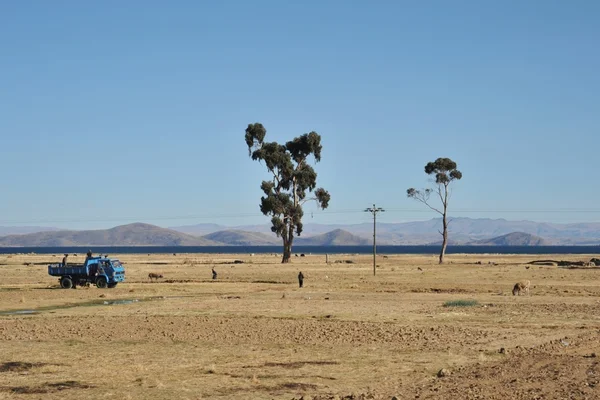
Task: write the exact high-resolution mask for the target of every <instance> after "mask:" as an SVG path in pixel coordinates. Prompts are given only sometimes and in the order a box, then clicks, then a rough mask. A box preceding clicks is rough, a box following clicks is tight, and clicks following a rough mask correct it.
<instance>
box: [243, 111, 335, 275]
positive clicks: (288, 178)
mask: <svg viewBox="0 0 600 400" xmlns="http://www.w3.org/2000/svg"><path fill="white" fill-rule="evenodd" d="M266 134H267V130H266V129H265V127H264V126H263V125H262V124H260V123H254V124H249V125H248V128H246V136H245V139H246V144H247V145H248V155H249V156H250V157H251V158H252V159H253V160H255V161H259V162H264V164H265V166H266V167H267V170H268V171H269V172H270V173H271V174H272V175H273V177H272V179H271V180H266V181H263V182H262V184H261V185H260V188H261V190H262V191H263V193H264V195H263V196H262V197H261V199H260V211H261V212H262V213H263V214H264V215H270V216H271V225H272V226H271V231H273V232H274V233H275V234H276V235H277V236H278V237H281V238H282V240H283V258H282V260H281V262H282V263H288V262H290V260H291V255H292V244H293V242H294V236H295V235H297V236H300V235H301V234H302V229H303V225H302V217H303V215H304V212H303V210H302V206H303V205H304V204H305V203H306V202H308V201H315V202H316V203H317V206H318V207H320V208H322V209H325V208H327V206H328V205H329V199H330V196H329V193H328V192H327V191H326V190H325V189H323V188H318V189H317V188H316V187H317V173H316V172H315V170H314V169H313V167H312V166H311V165H310V164H309V157H310V156H312V158H313V159H314V161H315V163H318V162H319V161H321V150H322V146H321V136H320V135H319V134H318V133H316V132H310V133H305V134H304V135H301V136H298V137H296V138H294V139H293V140H291V141H289V142H286V143H285V144H279V143H277V142H266V141H265V136H266Z"/></svg>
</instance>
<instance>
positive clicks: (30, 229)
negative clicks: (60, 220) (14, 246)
mask: <svg viewBox="0 0 600 400" xmlns="http://www.w3.org/2000/svg"><path fill="white" fill-rule="evenodd" d="M59 230H60V229H58V228H52V227H48V226H0V236H7V235H25V234H27V233H35V232H52V231H59Z"/></svg>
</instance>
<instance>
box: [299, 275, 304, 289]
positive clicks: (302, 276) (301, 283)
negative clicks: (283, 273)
mask: <svg viewBox="0 0 600 400" xmlns="http://www.w3.org/2000/svg"><path fill="white" fill-rule="evenodd" d="M298 285H300V287H302V286H303V285H304V275H303V274H302V271H300V273H299V274H298Z"/></svg>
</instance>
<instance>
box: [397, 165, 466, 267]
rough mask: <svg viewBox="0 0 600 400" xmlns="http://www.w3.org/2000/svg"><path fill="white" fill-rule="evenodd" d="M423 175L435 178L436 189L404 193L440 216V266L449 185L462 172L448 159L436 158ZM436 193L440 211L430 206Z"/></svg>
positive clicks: (444, 245) (446, 231)
mask: <svg viewBox="0 0 600 400" xmlns="http://www.w3.org/2000/svg"><path fill="white" fill-rule="evenodd" d="M425 173H426V174H427V175H430V176H431V175H434V176H435V183H436V185H437V186H436V188H434V189H423V190H417V189H414V188H410V189H408V190H407V191H406V194H407V196H408V197H410V198H412V199H415V200H417V201H420V202H421V203H423V204H425V205H426V206H427V207H429V208H431V209H432V210H433V211H435V212H437V213H439V214H440V215H441V216H442V229H443V230H442V232H440V234H441V235H442V250H441V251H440V264H442V263H443V262H444V255H445V254H446V247H447V246H448V201H449V200H450V194H451V193H450V184H451V183H452V182H453V181H455V180H459V179H461V178H462V172H460V171H459V170H457V169H456V163H455V162H454V161H452V160H451V159H449V158H438V159H437V160H435V161H433V162H428V163H427V165H425ZM432 193H436V194H437V195H438V197H439V199H440V201H441V203H442V207H441V209H440V208H438V207H434V206H432V205H431V203H430V201H429V198H430V196H431V194H432Z"/></svg>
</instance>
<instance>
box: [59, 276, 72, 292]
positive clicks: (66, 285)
mask: <svg viewBox="0 0 600 400" xmlns="http://www.w3.org/2000/svg"><path fill="white" fill-rule="evenodd" d="M60 287H61V288H63V289H71V288H72V287H73V281H72V280H71V278H69V277H66V276H64V277H62V278H61V280H60Z"/></svg>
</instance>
